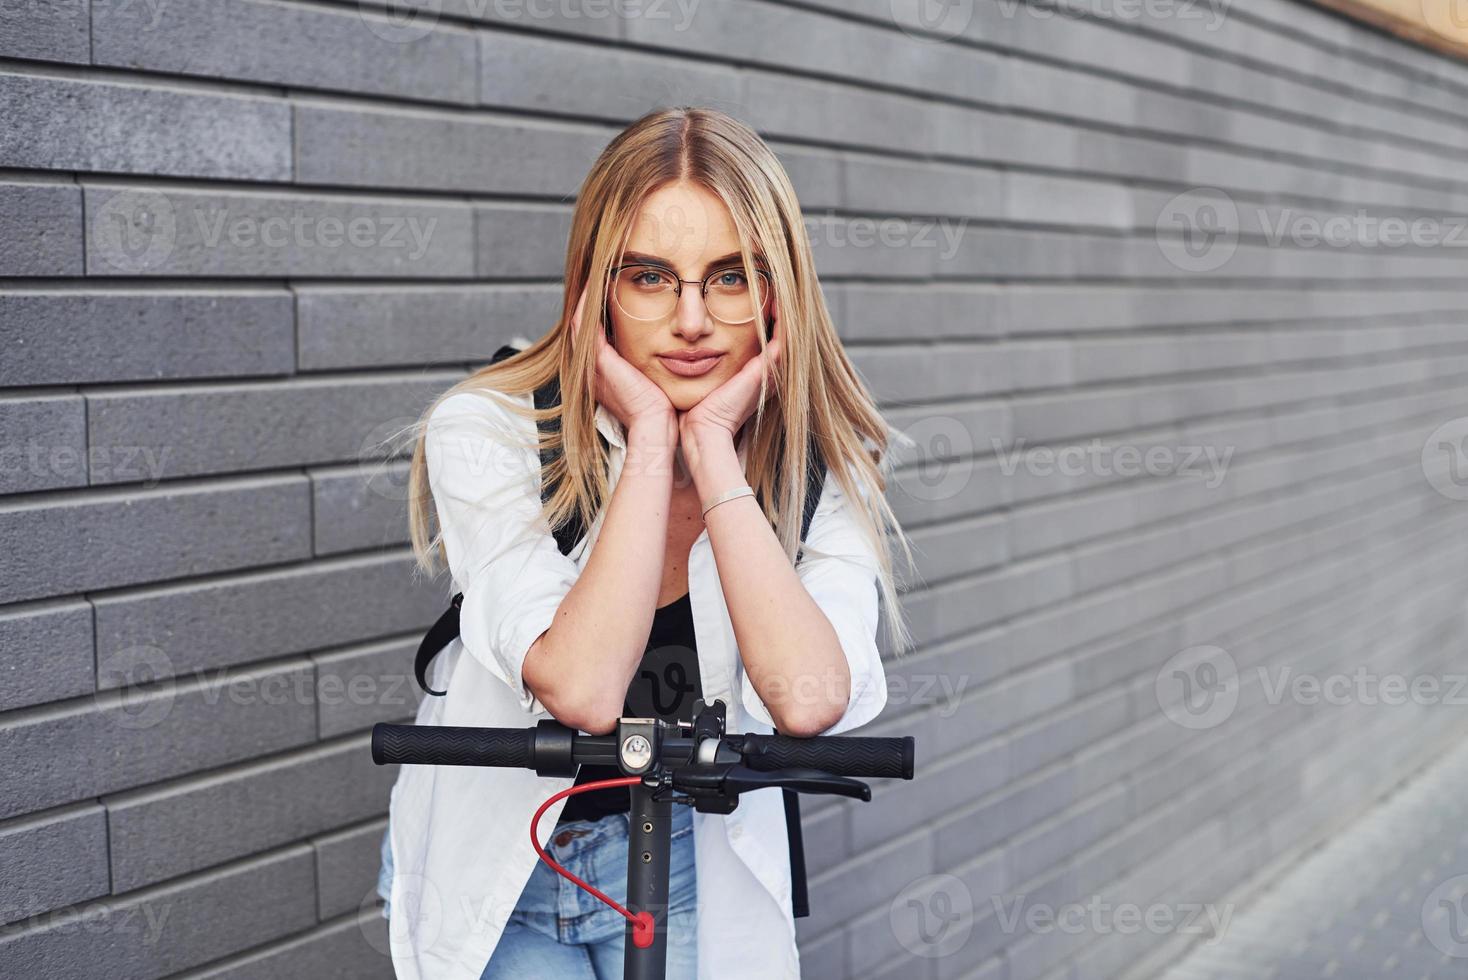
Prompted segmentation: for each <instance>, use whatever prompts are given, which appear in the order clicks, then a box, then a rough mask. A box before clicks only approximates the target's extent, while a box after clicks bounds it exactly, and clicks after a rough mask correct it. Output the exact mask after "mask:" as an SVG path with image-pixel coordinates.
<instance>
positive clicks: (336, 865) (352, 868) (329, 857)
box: [312, 820, 387, 921]
mask: <svg viewBox="0 0 1468 980" xmlns="http://www.w3.org/2000/svg"><path fill="white" fill-rule="evenodd" d="M386 829H387V821H386V820H374V821H372V822H371V823H369V824H366V825H364V826H361V827H353V828H351V829H348V830H343V831H340V832H338V833H335V834H328V835H327V836H325V837H318V838H316V840H314V841H312V844H313V846H314V847H315V848H316V881H317V887H318V888H319V889H320V902H321V912H320V915H321V918H322V921H325V920H327V919H330V918H333V917H335V916H337V915H347V914H349V913H352V912H355V911H356V910H357V909H358V908H360V907H361V906H362V904H363V902H364V901H370V899H369V898H368V896H371V895H373V894H375V893H376V890H377V874H378V871H379V869H380V867H381V863H382V857H381V855H382V850H381V848H382V833H383V831H384V830H386Z"/></svg>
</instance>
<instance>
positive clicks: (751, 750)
mask: <svg viewBox="0 0 1468 980" xmlns="http://www.w3.org/2000/svg"><path fill="white" fill-rule="evenodd" d="M743 738H744V764H745V765H747V766H748V767H749V768H751V769H757V770H759V771H761V772H769V771H771V770H773V769H819V770H821V771H822V772H829V773H834V774H836V775H838V776H856V777H863V776H869V777H882V776H885V777H888V778H892V779H911V778H912V771H913V748H914V747H913V740H912V736H911V735H904V736H902V737H901V738H860V737H850V736H845V735H817V736H815V737H814V738H792V737H791V736H789V735H744V736H743Z"/></svg>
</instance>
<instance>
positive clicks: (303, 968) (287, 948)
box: [191, 908, 394, 980]
mask: <svg viewBox="0 0 1468 980" xmlns="http://www.w3.org/2000/svg"><path fill="white" fill-rule="evenodd" d="M389 942H390V937H389V935H388V930H387V921H386V920H385V919H383V917H382V911H381V910H380V909H378V908H370V909H367V910H365V911H363V912H362V913H360V915H356V916H351V917H348V918H346V919H341V920H338V921H335V922H331V923H327V924H325V925H322V926H320V927H319V928H317V929H314V930H312V931H310V932H307V933H304V934H302V935H301V936H299V937H296V938H293V939H290V940H287V941H284V942H279V943H274V944H270V945H266V946H264V947H263V948H262V949H260V950H259V951H256V952H252V953H250V954H249V955H247V956H241V957H237V958H232V959H230V960H228V961H226V962H222V963H220V964H219V965H217V966H211V967H209V968H207V969H205V970H203V971H202V972H200V973H197V974H193V975H192V976H191V980H276V978H278V977H281V976H286V975H290V974H292V973H296V974H297V975H299V976H305V977H311V978H312V980H393V975H394V974H393V968H392V959H391V957H390V956H389V955H388V950H389Z"/></svg>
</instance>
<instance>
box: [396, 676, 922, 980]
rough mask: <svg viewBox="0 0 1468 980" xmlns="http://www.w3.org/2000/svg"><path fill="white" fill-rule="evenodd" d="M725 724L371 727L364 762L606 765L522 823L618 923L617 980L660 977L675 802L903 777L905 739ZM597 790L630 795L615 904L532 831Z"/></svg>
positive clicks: (848, 791) (711, 807)
mask: <svg viewBox="0 0 1468 980" xmlns="http://www.w3.org/2000/svg"><path fill="white" fill-rule="evenodd" d="M724 722H725V705H724V702H723V701H719V700H715V701H714V702H713V703H712V704H706V703H705V702H704V701H703V700H701V699H700V700H699V701H697V702H695V704H694V711H693V720H692V721H691V722H684V721H679V722H677V723H670V722H666V721H663V720H661V719H658V718H622V719H619V720H618V722H617V730H616V731H615V732H614V733H612V734H610V735H586V734H583V733H581V732H578V731H576V730H574V729H572V728H568V727H566V726H565V725H562V724H560V723H559V722H556V721H551V720H546V721H542V722H540V723H539V724H538V725H536V726H535V727H533V728H455V727H448V726H427V725H387V724H378V725H375V726H374V727H373V729H372V760H373V761H374V762H376V763H377V764H378V765H388V764H391V763H401V764H404V765H421V766H501V767H517V768H525V769H534V770H535V771H536V773H537V774H538V775H541V776H574V775H575V774H576V770H577V767H579V766H582V765H608V766H609V765H613V764H615V765H617V766H618V767H619V768H620V769H621V770H622V772H623V773H625V774H626V775H625V776H623V777H621V778H617V779H604V780H597V781H596V782H588V783H583V784H582V785H580V786H571V787H569V788H567V789H564V790H562V791H561V792H559V793H556V794H555V795H554V796H552V797H551V798H550V799H548V800H546V801H545V802H544V803H542V804H541V805H540V808H539V809H538V810H536V812H535V815H534V817H532V818H531V821H530V842H531V844H532V845H533V846H534V847H535V851H536V853H537V854H539V855H540V858H541V860H543V861H545V862H547V863H548V864H550V865H551V867H552V868H554V869H555V870H556V872H557V873H559V874H560V875H562V876H563V877H565V878H567V879H569V880H570V881H572V882H574V883H575V884H577V885H579V886H580V887H582V888H584V889H586V890H587V891H589V892H590V893H591V894H593V895H595V896H596V897H597V898H599V899H600V900H601V901H603V902H606V903H607V904H608V905H610V906H611V907H612V908H614V909H616V910H617V911H618V912H620V913H621V914H622V915H623V916H625V917H626V919H627V933H626V938H627V941H626V943H625V949H626V952H625V958H624V961H623V963H624V972H623V977H624V980H664V977H665V973H666V969H667V929H666V915H667V908H668V876H669V873H670V870H671V868H670V864H669V860H668V854H669V850H670V846H671V845H670V836H671V832H672V813H673V805H674V804H679V805H684V806H692V807H693V808H694V809H695V810H697V811H698V812H700V813H721V814H728V813H732V812H734V809H735V808H736V807H737V806H738V805H739V795H740V794H741V793H747V792H749V791H750V790H755V789H763V788H765V787H772V786H778V787H781V788H783V789H789V790H793V791H795V792H798V793H824V794H831V795H836V796H847V797H851V798H852V799H858V800H862V801H864V802H865V801H870V800H871V798H872V791H871V787H869V786H868V785H867V784H866V783H863V782H860V781H859V780H857V779H854V778H851V777H856V776H862V777H868V778H900V779H911V778H912V776H913V751H914V745H913V739H912V736H910V735H908V736H903V737H901V738H861V737H848V736H842V735H817V736H815V737H813V738H794V737H791V736H788V735H758V734H736V735H730V734H726V733H725V731H724ZM608 786H627V787H628V789H629V793H630V795H631V798H632V810H631V813H630V814H629V817H630V820H629V828H630V833H629V836H628V843H627V902H626V905H622V904H621V903H619V902H617V901H616V900H615V899H613V898H611V897H609V896H607V895H606V894H604V893H602V892H601V891H600V890H598V889H597V888H595V887H593V886H592V885H589V884H587V883H586V882H584V881H582V880H580V879H579V878H577V877H576V876H575V875H573V874H571V873H570V872H569V871H567V870H566V869H565V868H563V867H561V866H560V865H559V864H557V863H556V862H555V860H553V859H552V858H551V856H550V855H549V854H548V853H547V852H546V851H545V849H544V848H543V847H541V845H540V840H539V837H538V835H537V834H536V826H537V824H538V822H539V820H540V817H541V815H542V814H543V813H545V811H546V810H547V809H548V808H549V807H550V806H551V805H552V804H553V803H555V802H556V801H557V800H559V799H561V798H562V797H565V796H569V795H570V794H572V793H579V792H590V791H591V790H593V789H601V788H604V787H608Z"/></svg>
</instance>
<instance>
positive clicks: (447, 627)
mask: <svg viewBox="0 0 1468 980" xmlns="http://www.w3.org/2000/svg"><path fill="white" fill-rule="evenodd" d="M518 353H520V351H519V349H518V348H516V347H513V346H511V345H509V344H506V345H504V346H503V347H501V348H500V349H499V350H497V351H495V353H494V356H493V357H492V358H490V363H491V364H497V363H499V362H500V361H502V360H504V359H505V358H507V357H512V356H513V355H515V354H518ZM560 403H561V384H560V379H558V378H551V379H550V380H549V381H547V382H546V383H545V384H543V385H541V386H540V387H539V388H537V389H535V407H536V408H537V409H540V410H545V409H549V408H554V407H556V406H558V405H559V404H560ZM537 424H538V426H539V428H540V431H541V432H554V431H556V430H558V429H559V428H560V424H561V422H560V419H559V418H557V417H551V418H546V419H541V420H540V421H539V422H538V423H537ZM598 436H599V437H600V438H601V440H602V443H603V445H605V443H606V437H605V436H602V435H601V434H600V433H598ZM555 456H556V451H555V450H549V449H543V450H542V451H541V454H540V465H541V469H542V471H545V470H547V469H548V468H549V465H550V463H551V462H552V461H553V460H554V459H555ZM808 458H809V460H810V464H809V466H808V467H807V470H806V492H805V510H804V512H803V513H802V514H801V516H800V540H801V541H804V540H805V538H806V536H807V535H808V534H809V533H810V525H811V521H812V520H813V519H814V517H815V513H816V507H817V506H818V505H819V503H820V496H821V488H822V487H823V486H824V485H825V482H826V461H825V459H823V458H822V456H821V454H820V452H819V450H818V449H817V448H816V446H815V445H814V442H813V443H812V445H811V451H810V454H809V456H808ZM554 492H555V487H554V486H553V485H550V484H549V482H548V481H544V482H542V484H541V489H540V497H541V501H542V502H544V501H546V500H549V499H550V497H551V494H552V493H554ZM553 533H554V535H555V539H556V546H557V547H558V548H560V550H561V554H563V555H569V554H570V553H571V551H572V549H573V548H575V547H576V544H577V543H578V542H579V541H580V540H581V539H582V538H583V537H585V533H586V529H585V527H584V526H583V525H582V522H581V520H580V517H579V515H577V514H574V513H573V514H572V515H571V517H570V518H569V519H568V520H567V521H566V522H565V523H564V524H562V525H560V526H559V527H557V528H555V529H554V532H553ZM801 557H802V552H800V551H797V553H796V558H795V560H796V562H797V564H798V563H799V561H800V559H801ZM463 601H464V593H462V592H460V593H458V594H456V595H455V596H454V597H453V599H451V600H450V602H449V607H448V608H447V609H445V610H444V611H443V614H442V615H440V616H439V617H438V620H437V622H435V623H434V624H433V625H432V626H431V627H429V629H428V632H427V634H425V635H424V637H423V641H422V642H421V643H420V644H419V645H418V653H417V655H416V656H415V657H414V659H413V673H414V675H415V676H416V677H417V679H418V686H419V687H421V688H423V690H424V691H427V692H428V693H429V694H431V695H434V696H436V697H442V696H443V695H444V693H445V692H443V691H435V690H434V689H433V688H431V687H429V686H428V667H429V664H431V663H432V662H433V658H434V657H435V656H437V655H438V653H439V651H441V650H442V649H443V648H444V647H446V646H448V644H449V643H450V642H452V641H453V640H454V639H455V638H457V637H458V635H459V609H460V607H461V606H462V604H463ZM781 793H782V794H783V795H784V799H785V830H786V836H787V838H788V840H789V844H790V895H791V906H792V910H793V913H794V918H797V919H798V918H804V917H806V916H809V915H810V898H809V890H808V888H807V885H806V878H805V846H804V841H803V839H802V836H801V827H800V794H799V793H797V792H795V791H794V790H791V789H782V790H781Z"/></svg>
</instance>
